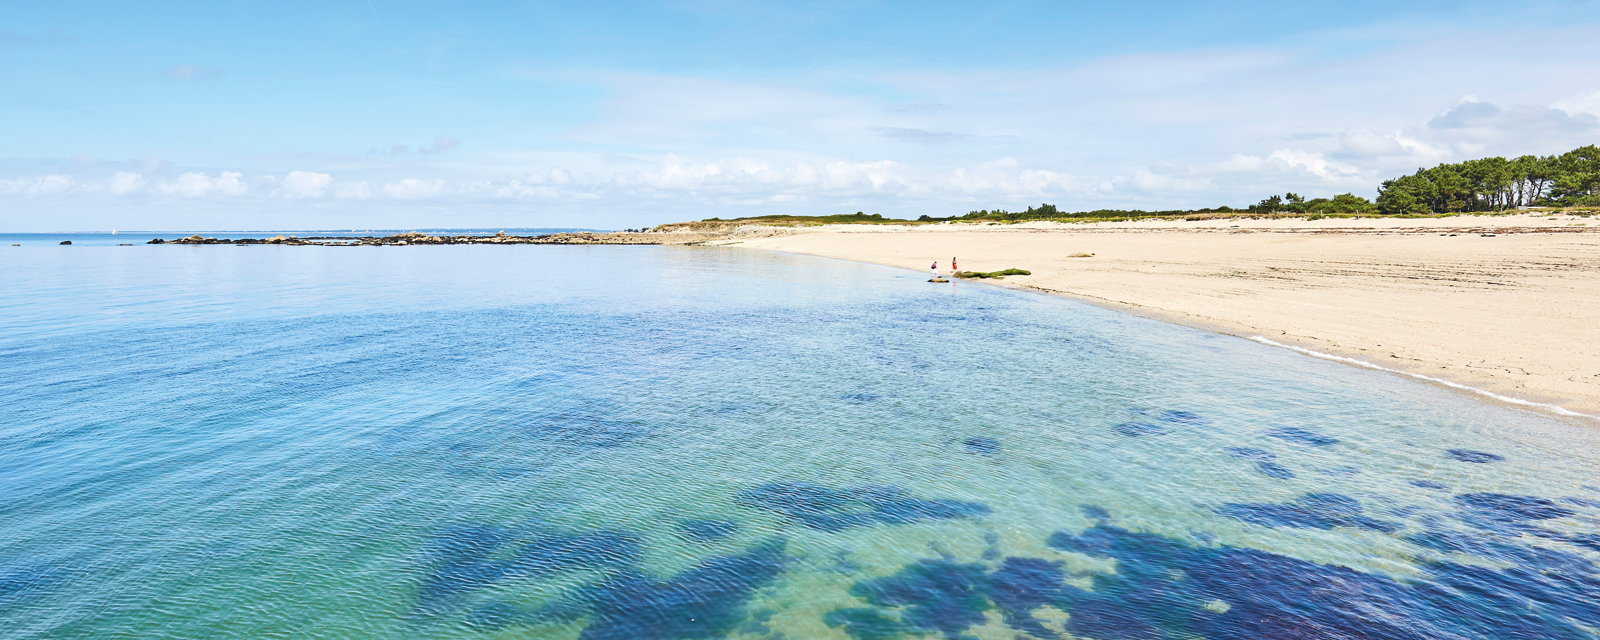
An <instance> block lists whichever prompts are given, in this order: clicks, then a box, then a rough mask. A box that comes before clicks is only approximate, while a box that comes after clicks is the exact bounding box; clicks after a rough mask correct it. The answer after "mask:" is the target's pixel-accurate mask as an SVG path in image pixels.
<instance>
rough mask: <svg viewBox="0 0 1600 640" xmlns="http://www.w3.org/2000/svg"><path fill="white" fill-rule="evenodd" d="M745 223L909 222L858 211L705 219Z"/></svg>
mask: <svg viewBox="0 0 1600 640" xmlns="http://www.w3.org/2000/svg"><path fill="white" fill-rule="evenodd" d="M746 221H748V222H779V223H811V224H849V223H855V224H873V223H878V222H882V223H885V224H904V223H907V222H911V221H910V220H898V219H895V218H885V217H883V214H881V213H874V214H872V215H870V216H869V215H867V214H865V213H862V212H860V211H857V212H855V215H849V214H840V215H836V216H787V215H771V216H751V217H748V218H729V219H727V220H722V219H720V218H706V219H705V222H746Z"/></svg>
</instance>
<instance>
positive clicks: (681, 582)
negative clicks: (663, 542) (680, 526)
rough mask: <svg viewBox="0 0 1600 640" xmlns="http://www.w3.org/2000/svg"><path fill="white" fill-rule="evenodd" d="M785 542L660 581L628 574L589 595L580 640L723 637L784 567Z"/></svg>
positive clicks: (758, 547) (770, 542) (773, 540)
mask: <svg viewBox="0 0 1600 640" xmlns="http://www.w3.org/2000/svg"><path fill="white" fill-rule="evenodd" d="M786 546H787V542H786V541H785V540H784V539H783V538H771V539H768V540H766V541H763V542H761V543H759V544H756V545H754V546H752V547H750V548H749V549H747V550H746V551H745V552H744V553H741V554H738V555H733V556H725V557H720V558H713V559H711V560H707V561H705V562H702V563H700V564H698V565H696V566H694V567H691V568H689V569H688V570H685V571H684V572H683V573H680V574H678V575H677V576H674V577H673V578H672V579H671V580H668V581H665V582H662V581H658V580H655V579H652V578H649V577H647V576H644V575H641V574H637V573H631V572H630V573H626V574H623V575H619V576H617V577H615V578H613V579H611V580H608V581H606V582H605V583H604V584H601V585H599V586H597V587H594V588H592V589H590V590H588V592H587V594H586V595H587V600H588V603H589V608H590V610H591V615H592V617H593V619H592V621H591V622H590V623H589V626H588V627H586V628H584V630H583V633H582V634H580V635H579V636H578V637H579V638H580V640H680V639H696V640H698V639H701V638H720V637H723V636H726V635H727V634H728V633H729V632H731V631H733V630H734V629H735V628H737V627H738V626H739V624H740V623H741V622H743V621H744V620H745V618H746V615H745V613H744V605H745V603H746V602H747V601H748V600H749V599H750V596H751V595H752V594H754V593H755V591H756V589H759V588H761V587H763V586H766V585H768V584H770V583H771V582H772V581H773V580H774V579H775V578H777V577H778V574H779V573H782V572H783V567H784V564H785V556H784V549H785V548H786Z"/></svg>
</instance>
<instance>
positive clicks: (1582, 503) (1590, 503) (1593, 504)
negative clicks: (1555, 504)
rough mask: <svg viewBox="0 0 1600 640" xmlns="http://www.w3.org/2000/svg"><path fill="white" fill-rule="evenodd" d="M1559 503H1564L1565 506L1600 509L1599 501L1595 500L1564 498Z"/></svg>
mask: <svg viewBox="0 0 1600 640" xmlns="http://www.w3.org/2000/svg"><path fill="white" fill-rule="evenodd" d="M1561 501H1562V502H1565V503H1567V504H1570V505H1574V506H1579V507H1589V508H1591V509H1600V500H1595V499H1592V498H1573V497H1566V498H1562V499H1561Z"/></svg>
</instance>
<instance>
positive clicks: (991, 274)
mask: <svg viewBox="0 0 1600 640" xmlns="http://www.w3.org/2000/svg"><path fill="white" fill-rule="evenodd" d="M1031 275H1033V272H1032V271H1029V270H1027V269H1014V268H1013V269H1006V270H1005V271H957V272H956V277H957V278H975V279H984V278H994V279H995V280H1004V279H1005V277H1006V276H1031Z"/></svg>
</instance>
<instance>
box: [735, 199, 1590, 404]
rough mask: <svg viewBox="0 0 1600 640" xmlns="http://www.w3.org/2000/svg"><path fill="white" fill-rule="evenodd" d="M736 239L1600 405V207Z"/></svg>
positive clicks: (861, 230)
mask: <svg viewBox="0 0 1600 640" xmlns="http://www.w3.org/2000/svg"><path fill="white" fill-rule="evenodd" d="M741 246H745V247H754V248H763V249H773V250H779V251H789V252H795V253H805V254H812V255H819V256H829V257H835V258H844V259H849V260H859V261H864V262H872V263H878V264H885V265H893V266H899V267H906V268H911V269H918V270H922V271H926V270H927V267H928V263H929V262H931V261H932V260H935V259H937V260H938V261H939V263H940V266H941V267H942V268H946V269H948V267H949V260H950V258H951V257H952V256H956V257H959V258H960V266H961V268H962V269H964V270H976V271H992V270H999V269H1005V268H1008V267H1019V268H1023V269H1028V270H1031V271H1033V274H1034V275H1032V276H1013V277H1010V278H1007V279H1005V280H1003V281H999V282H996V284H998V285H1000V286H1006V287H1016V288H1028V289H1036V290H1039V291H1046V292H1050V293H1057V294H1063V295H1067V296H1072V297H1075V298H1080V299H1083V300H1088V301H1091V302H1094V303H1097V304H1101V305H1104V306H1109V307H1113V308H1118V309H1123V310H1128V311H1132V312H1135V313H1139V314H1142V315H1148V316H1152V317H1156V318H1160V319H1163V320H1168V321H1172V322H1179V323H1184V324H1190V325H1195V326H1200V327H1204V328H1207V329H1212V330H1216V331H1222V332H1225V333H1232V334H1237V335H1241V336H1247V337H1253V336H1261V337H1264V338H1267V339H1270V340H1272V341H1275V342H1278V343H1282V344H1286V345H1291V346H1298V347H1302V348H1306V349H1311V350H1315V351H1318V352H1325V353H1330V354H1336V355H1340V356H1345V357H1351V358H1355V359H1357V360H1360V361H1363V362H1367V363H1372V364H1374V365H1378V366H1382V367H1385V368H1391V369H1396V370H1401V371H1405V372H1410V373H1415V374H1420V375H1426V376H1431V377H1437V378H1441V379H1444V380H1449V381H1453V382H1456V383H1460V384H1464V385H1467V386H1470V387H1472V388H1475V389H1481V390H1486V391H1489V392H1493V393H1496V394H1500V395H1504V396H1507V397H1511V398H1517V399H1523V400H1528V401H1532V402H1538V403H1548V404H1552V405H1555V406H1557V407H1562V408H1565V409H1566V410H1570V411H1576V412H1581V413H1585V414H1600V219H1588V218H1581V217H1572V216H1556V217H1543V216H1528V215H1519V216H1458V217H1452V218H1434V219H1419V220H1395V219H1370V218H1365V219H1324V220H1304V219H1297V220H1209V221H1198V222H1185V221H1141V222H1124V223H1097V224H1056V223H1028V224H1019V225H978V224H939V225H923V226H868V225H839V226H829V227H818V228H815V229H812V230H809V231H807V232H802V233H796V234H793V235H786V236H781V237H773V238H760V239H752V240H746V241H744V242H743V243H742V245H741ZM1074 253H1092V254H1094V256H1093V257H1088V258H1074V257H1069V256H1070V255H1071V254H1074ZM928 286H934V285H928Z"/></svg>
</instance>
